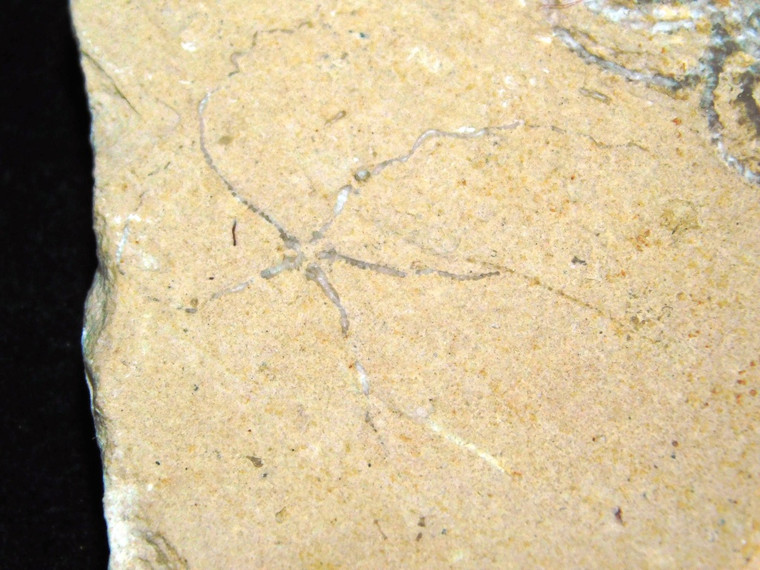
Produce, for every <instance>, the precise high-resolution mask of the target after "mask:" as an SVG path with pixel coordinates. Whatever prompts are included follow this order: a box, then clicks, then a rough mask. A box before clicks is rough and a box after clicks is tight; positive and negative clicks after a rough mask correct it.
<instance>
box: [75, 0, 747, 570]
mask: <svg viewBox="0 0 760 570" xmlns="http://www.w3.org/2000/svg"><path fill="white" fill-rule="evenodd" d="M589 6H591V7H590V8H589ZM592 8H593V5H574V6H567V7H564V8H557V7H555V8H547V7H542V6H540V5H536V4H533V3H521V2H514V3H494V2H457V3H450V4H448V3H438V4H436V3H423V2H408V3H404V2H401V3H399V2H387V3H386V2H381V1H377V2H371V3H361V2H355V3H352V2H335V3H328V4H317V3H298V4H292V5H287V7H282V6H280V7H267V6H266V5H265V3H263V2H262V3H251V2H240V1H232V0H228V1H220V2H215V3H213V4H211V3H192V4H189V3H181V2H163V3H150V2H144V3H136V2H126V1H123V0H120V1H117V2H113V3H112V4H111V5H110V7H109V11H108V14H106V13H105V12H104V11H103V10H102V6H101V5H100V4H99V3H97V2H94V1H93V0H75V1H74V2H72V10H73V13H74V20H75V25H76V29H77V35H78V37H79V42H80V49H81V53H82V64H83V67H84V69H85V72H86V76H87V87H88V92H89V96H90V104H91V109H92V113H93V136H92V140H93V145H94V148H95V151H96V173H95V174H96V188H95V212H94V216H95V227H96V231H97V235H98V243H99V256H100V268H99V271H98V274H97V275H96V279H95V282H94V284H93V288H92V291H91V293H90V297H89V299H88V303H87V322H86V325H85V330H84V334H83V346H84V352H85V359H86V363H87V370H88V380H89V383H90V388H91V393H92V401H93V413H94V416H95V420H96V424H97V428H98V438H99V443H100V446H101V449H102V452H103V462H104V469H105V482H106V495H105V500H104V504H105V515H106V518H107V521H108V527H109V540H110V545H111V549H112V554H111V566H112V567H113V568H136V567H137V568H140V567H145V568H149V567H167V568H246V567H300V566H306V567H325V566H345V567H357V566H366V567H401V566H405V567H415V566H426V567H427V566H430V567H448V566H455V565H459V566H462V567H479V568H482V567H489V566H497V567H508V566H515V567H524V566H546V567H560V566H565V567H567V566H588V567H600V566H616V565H619V564H620V562H621V561H625V563H626V564H629V565H631V566H637V567H640V566H646V565H649V566H664V567H674V566H680V567H693V566H714V567H735V566H738V565H742V564H748V563H750V562H752V561H755V562H756V561H757V549H758V544H759V543H760V520H758V517H757V513H758V512H760V496H759V495H758V477H760V433H758V426H760V398H758V396H757V390H758V389H760V367H758V366H757V363H758V362H759V361H760V319H759V318H758V317H760V295H759V294H758V293H760V291H759V289H760V279H758V259H760V255H759V254H760V239H759V238H760V209H759V207H758V200H757V196H758V187H757V185H756V184H755V183H754V179H753V178H752V177H751V176H749V175H746V169H745V171H742V170H741V169H739V168H738V167H736V164H735V163H734V164H732V163H731V161H730V160H729V159H730V158H731V156H733V155H731V156H729V155H728V154H726V153H721V152H715V146H716V145H717V144H718V143H719V142H721V141H717V142H716V139H715V136H714V129H713V127H714V124H712V123H710V121H709V117H707V119H708V120H706V114H707V115H709V113H708V111H709V109H708V108H707V107H706V106H705V105H702V106H700V104H699V102H700V97H701V96H702V95H701V93H703V91H702V92H700V90H699V89H676V90H669V89H668V88H663V87H662V86H656V87H658V88H653V86H652V85H651V82H647V81H636V80H632V79H636V78H635V77H628V76H626V74H625V73H618V71H619V70H618V69H617V68H615V67H614V66H612V65H606V66H605V65H593V64H596V63H600V61H601V56H599V55H593V54H592V53H591V50H592V42H590V41H589V40H588V38H589V37H591V34H590V33H586V35H583V33H580V32H578V30H585V29H590V27H591V26H593V25H597V24H598V22H599V20H598V18H600V17H601V16H599V13H600V12H599V11H598V10H597V11H594V10H593V9H592ZM572 10H575V12H573V13H571V12H570V11H572ZM558 11H561V12H562V13H561V14H559V13H558ZM584 14H585V16H584ZM584 17H586V18H587V20H583V18H584ZM561 18H565V19H567V18H575V20H573V23H572V25H570V24H567V21H566V20H562V21H559V20H558V19H561ZM595 18H596V20H595ZM563 22H564V23H563ZM584 22H585V23H584ZM594 22H596V24H595V23H594ZM584 25H585V26H586V28H584V27H583V26H584ZM603 25H604V26H606V27H605V28H604V30H605V33H607V35H606V36H604V35H600V36H599V38H601V39H600V40H599V42H601V43H600V45H602V44H604V45H607V44H608V43H609V42H608V39H607V38H608V37H614V34H613V33H612V32H610V27H609V26H611V25H612V24H609V23H604V24H603ZM636 33H639V31H637V32H636ZM624 35H625V34H623V36H624ZM690 37H691V36H688V35H686V36H685V38H686V39H684V40H682V41H684V42H688V41H694V42H695V46H696V47H694V49H687V48H688V46H687V47H684V48H683V53H687V54H691V53H693V52H694V51H695V50H697V49H698V48H699V49H701V48H700V46H702V45H703V38H702V37H701V36H699V35H696V36H694V37H693V39H691V40H690V39H689V38H690ZM579 38H580V39H579ZM623 39H626V38H625V37H623ZM628 39H630V38H628ZM628 39H626V41H628ZM581 40H583V42H585V43H583V42H582V41H581ZM621 41H622V40H621ZM679 41H680V40H679ZM573 42H575V43H573ZM699 42H702V43H699ZM593 45H596V44H593ZM579 46H580V47H579ZM605 53H606V52H605ZM679 53H680V52H679ZM737 53H739V52H738V51H737ZM578 55H582V56H584V57H578ZM592 55H593V57H591V56H592ZM614 55H615V53H613V55H612V56H610V59H609V60H607V59H605V60H604V61H608V62H610V61H613V56H614ZM646 55H647V54H646V53H645V52H642V57H646ZM594 57H596V58H597V59H596V60H595V59H594ZM673 57H679V56H678V54H676V55H675V56H673ZM737 57H738V56H737ZM589 63H591V64H592V65H589ZM613 63H614V62H613ZM639 63H640V62H639ZM645 63H646V62H645ZM624 64H625V65H627V66H628V67H625V66H624ZM659 64H660V63H659V61H658V60H655V61H652V62H651V67H652V68H656V67H657V65H659ZM615 65H617V66H618V67H620V68H621V69H629V68H631V69H633V68H634V67H635V66H634V64H633V63H629V62H627V60H626V61H623V62H621V63H615ZM639 67H640V68H641V69H647V66H646V65H641V66H639ZM703 69H704V70H709V69H711V68H709V66H705V67H704V68H703ZM641 73H644V72H641ZM724 82H728V80H727V79H726V80H724ZM666 87H667V86H666ZM722 88H725V87H722ZM674 91H676V92H674ZM716 92H717V91H716ZM750 95H751V94H750ZM747 105H749V103H747ZM747 105H745V108H746V109H749V108H750V106H747ZM729 107H730V105H729ZM721 108H722V107H721ZM745 126H746V125H745ZM750 126H751V125H750ZM745 138H746V137H745ZM742 145H743V146H742V148H743V149H744V150H743V151H742V152H745V151H746V152H750V153H751V151H752V147H751V145H750V144H749V143H747V142H745V143H742ZM747 149H749V150H747ZM745 154H746V153H745ZM742 156H744V155H742ZM742 160H744V159H742ZM747 160H749V159H747ZM747 160H744V162H742V164H749V163H748V162H747ZM727 163H728V164H727ZM732 166H733V167H732ZM737 171H738V172H737ZM742 173H743V174H745V176H741V175H740V174H742Z"/></svg>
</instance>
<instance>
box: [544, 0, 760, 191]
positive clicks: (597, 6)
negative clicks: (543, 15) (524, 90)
mask: <svg viewBox="0 0 760 570" xmlns="http://www.w3.org/2000/svg"><path fill="white" fill-rule="evenodd" d="M575 4H576V3H573V5H572V6H571V7H568V9H567V10H552V11H551V12H550V19H551V20H552V23H553V26H554V33H555V35H556V36H557V37H558V38H559V39H560V40H561V41H562V42H563V43H564V44H565V45H566V46H567V47H568V48H569V49H570V50H572V51H573V52H574V53H576V54H577V55H578V56H580V57H581V58H582V59H583V60H584V61H586V62H587V63H589V64H594V65H597V66H599V67H600V68H602V69H604V70H606V71H608V72H611V73H614V74H616V75H619V76H621V77H624V78H625V79H627V80H628V81H635V82H639V83H643V84H646V85H649V86H652V87H656V88H659V89H662V90H664V91H665V92H668V93H671V94H675V93H677V92H686V91H688V90H690V89H692V88H694V87H696V86H698V85H701V86H702V91H701V94H700V96H699V100H698V104H699V107H700V109H701V111H702V113H703V114H704V116H705V118H706V119H707V127H708V131H709V134H710V142H711V143H712V144H713V145H714V146H715V148H716V149H717V151H718V154H719V155H720V157H721V158H722V160H723V161H724V162H725V163H726V164H727V165H729V166H730V167H732V168H733V169H734V170H736V171H737V172H738V173H739V174H741V175H742V176H744V178H746V179H747V180H749V181H750V182H753V183H755V184H760V152H759V151H758V144H759V143H760V104H759V103H758V88H760V8H758V7H757V4H756V3H754V2H742V1H737V0H727V1H725V2H717V1H714V0H687V1H682V0H654V1H652V2H630V1H627V0H584V1H583V2H582V3H578V5H577V6H576V5H575ZM561 6H565V4H561ZM555 7H556V6H555Z"/></svg>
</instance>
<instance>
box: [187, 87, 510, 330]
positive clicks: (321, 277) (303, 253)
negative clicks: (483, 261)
mask: <svg viewBox="0 0 760 570" xmlns="http://www.w3.org/2000/svg"><path fill="white" fill-rule="evenodd" d="M212 94H213V92H209V93H207V94H206V96H205V97H204V98H203V100H201V102H200V104H199V105H198V118H199V124H200V128H199V130H200V133H199V140H200V148H201V152H202V153H203V156H204V159H205V161H206V164H207V165H208V166H209V168H211V170H212V171H213V172H214V173H215V174H216V175H217V176H218V177H219V179H220V180H221V181H222V183H223V184H224V186H225V188H226V189H227V191H228V192H229V193H230V194H231V195H232V196H233V197H234V198H235V199H236V200H237V201H238V202H240V203H241V204H243V205H244V206H245V207H246V208H248V209H249V210H250V211H251V212H253V213H254V214H256V215H257V216H258V217H260V218H261V219H263V220H264V221H265V222H266V223H267V224H269V225H270V226H272V227H273V228H274V229H275V230H276V231H277V234H278V236H279V238H280V240H281V241H282V243H283V245H284V246H285V248H286V250H287V251H288V253H287V254H286V255H285V256H284V258H283V260H282V261H281V262H280V263H279V264H277V265H275V266H273V267H269V268H266V269H263V270H262V271H261V272H260V276H261V277H262V278H264V279H271V278H273V277H275V276H276V275H278V274H280V273H283V272H285V271H299V270H303V274H304V277H305V278H306V279H307V280H309V281H312V282H314V283H315V284H316V285H317V286H318V287H319V288H320V289H321V291H322V293H323V294H324V295H325V296H326V297H327V299H329V301H330V302H331V303H332V304H333V305H334V306H335V307H336V309H337V310H338V313H339V316H340V328H341V332H342V334H343V336H348V333H349V328H350V320H349V315H348V312H347V311H346V308H345V307H344V306H343V303H342V302H341V299H340V295H339V293H338V291H337V290H336V288H335V287H334V286H333V284H332V283H331V282H330V280H329V278H328V276H327V273H326V272H325V270H324V269H323V268H322V265H321V263H320V262H321V261H327V262H333V261H341V262H343V263H347V264H349V265H352V266H354V267H358V268H360V269H366V270H370V271H375V272H377V273H381V274H384V275H388V276H391V277H395V278H404V277H406V276H407V275H408V274H410V273H411V274H416V275H436V276H439V277H443V278H446V279H451V280H455V281H476V280H479V279H485V278H487V277H495V276H497V275H499V274H500V272H499V271H484V272H479V273H475V272H471V273H453V272H450V271H445V270H442V269H437V268H432V267H424V266H415V267H410V268H409V269H401V268H397V267H392V266H390V265H386V264H382V263H374V262H369V261H365V260H361V259H357V258H355V257H351V256H348V255H345V254H343V253H341V252H340V251H338V250H337V249H336V248H335V247H332V246H326V247H322V246H321V243H320V242H321V241H322V239H323V237H324V235H325V233H326V232H327V231H328V230H329V228H330V226H331V225H332V223H333V221H334V220H335V218H336V217H337V216H338V215H340V213H341V212H342V210H343V207H344V206H345V204H346V202H347V201H348V199H349V197H350V195H351V194H352V193H357V192H358V190H357V189H356V188H355V187H354V186H353V185H352V184H351V183H347V184H345V185H344V186H342V187H341V188H340V189H339V190H338V194H337V199H336V203H335V207H334V208H333V212H332V215H331V216H330V217H329V218H328V219H327V220H326V221H325V222H324V223H323V224H322V225H321V226H320V227H319V229H318V230H315V231H313V232H311V237H310V238H309V239H303V238H301V237H298V236H297V235H296V234H295V232H292V231H291V230H290V229H288V228H286V227H285V226H284V225H283V224H282V223H280V222H279V221H278V220H277V219H276V218H275V217H274V216H273V215H272V214H271V213H269V212H268V211H266V210H265V209H263V208H262V207H261V206H259V205H258V204H256V203H254V202H253V201H252V200H250V199H249V198H247V197H246V196H244V195H243V194H242V193H241V192H240V191H239V190H238V189H237V188H236V187H235V185H233V183H232V182H230V180H229V178H228V177H227V176H226V175H225V173H224V172H222V171H221V169H220V168H219V167H218V166H217V165H216V163H215V161H214V158H213V156H212V154H211V152H210V151H209V149H208V145H207V140H206V124H205V117H204V112H205V110H206V107H207V105H208V103H209V101H210V99H211V96H212ZM521 124H522V122H521V121H515V122H513V123H511V124H507V125H499V126H488V127H481V128H472V127H465V128H462V129H460V130H457V131H442V130H438V129H426V130H424V131H423V132H422V133H421V134H420V135H419V136H418V137H417V139H416V140H415V141H414V143H413V144H412V145H411V147H410V149H409V151H408V152H406V153H405V154H403V155H400V156H396V157H393V158H389V159H386V160H383V161H381V162H379V163H377V164H375V165H374V166H371V167H367V168H361V169H359V170H357V171H356V172H354V173H352V174H350V177H351V178H353V180H354V182H357V183H361V182H363V181H366V180H367V179H369V178H370V177H374V176H378V175H380V174H381V173H382V172H383V170H385V169H386V168H388V167H389V166H391V165H393V164H395V163H405V162H407V161H408V160H409V159H410V158H411V157H412V155H414V154H415V152H417V150H418V149H419V148H420V147H421V146H422V145H424V144H425V142H426V141H428V140H430V139H433V138H440V137H443V138H455V139H473V138H478V137H483V136H486V135H491V134H494V133H497V132H499V131H505V130H510V129H514V128H516V127H518V126H519V125H521Z"/></svg>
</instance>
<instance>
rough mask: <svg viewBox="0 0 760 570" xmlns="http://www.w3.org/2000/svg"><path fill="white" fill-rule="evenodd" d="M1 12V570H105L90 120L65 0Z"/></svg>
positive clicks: (6, 4)
mask: <svg viewBox="0 0 760 570" xmlns="http://www.w3.org/2000/svg"><path fill="white" fill-rule="evenodd" d="M1 6H2V16H0V109H1V110H2V118H1V120H0V133H1V134H0V188H1V189H2V205H0V236H1V237H2V245H3V248H2V250H1V251H2V252H3V255H2V259H1V260H0V261H1V262H2V263H1V264H0V362H1V363H2V365H1V368H0V374H1V375H0V390H1V392H0V414H1V418H0V421H1V422H2V423H0V438H2V445H1V446H0V449H1V450H2V451H0V453H1V455H0V568H2V569H14V568H35V569H37V568H40V569H42V568H44V569H48V568H78V569H79V568H81V569H87V568H105V567H106V565H107V563H108V546H107V539H106V530H105V522H104V520H103V513H102V504H101V498H102V493H103V483H102V475H101V466H100V456H99V452H98V448H97V445H96V442H95V432H94V428H93V422H92V417H91V416H90V410H89V395H88V392H87V385H86V383H85V379H84V368H83V364H82V356H81V347H80V336H81V331H82V316H83V304H84V300H85V295H86V293H87V289H88V288H89V286H90V283H91V281H92V277H93V273H94V271H95V267H96V259H95V238H94V235H93V232H92V222H91V219H92V216H91V207H92V186H93V179H92V151H91V149H90V146H89V129H90V117H89V113H88V110H87V100H86V95H85V90H84V78H83V76H82V72H81V70H80V67H79V59H78V54H77V47H76V40H75V39H74V34H73V31H72V26H71V19H70V16H69V13H68V3H67V2H65V1H64V0H23V1H18V0H10V1H8V0H5V1H3V2H2V4H1Z"/></svg>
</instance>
